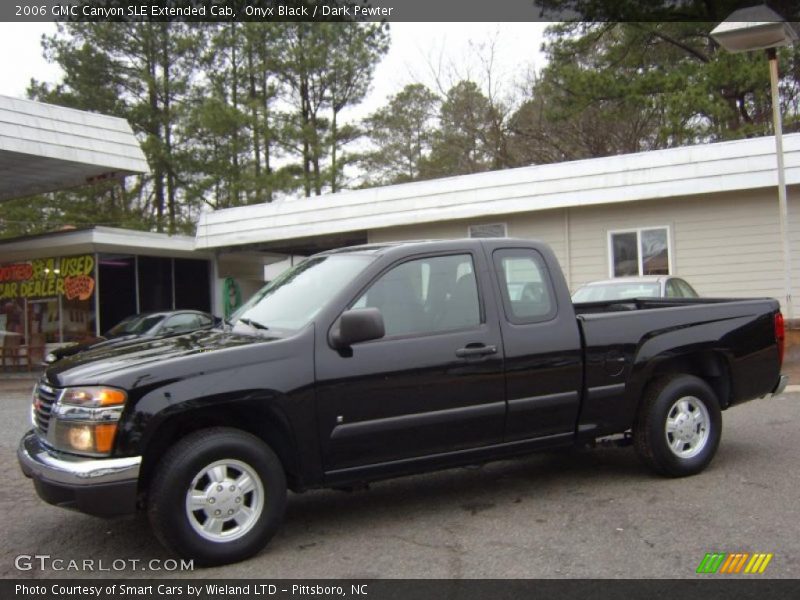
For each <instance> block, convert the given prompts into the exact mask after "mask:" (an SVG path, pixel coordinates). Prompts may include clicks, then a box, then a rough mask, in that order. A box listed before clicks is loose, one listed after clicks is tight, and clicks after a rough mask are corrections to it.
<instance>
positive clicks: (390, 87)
mask: <svg viewBox="0 0 800 600" xmlns="http://www.w3.org/2000/svg"><path fill="white" fill-rule="evenodd" d="M546 26H547V23H392V24H391V27H390V29H391V37H392V45H391V49H390V51H389V53H388V54H387V56H386V57H385V58H384V60H383V61H382V62H381V64H380V65H379V66H378V68H377V69H376V72H375V77H374V79H373V87H372V91H371V93H370V94H369V96H368V97H367V98H366V100H365V102H364V103H363V105H362V106H361V107H359V108H358V110H357V112H358V113H361V114H367V113H369V112H372V111H373V110H375V109H376V108H378V107H379V106H381V104H383V102H384V101H385V99H386V97H387V96H389V95H391V94H393V93H396V92H397V91H399V90H400V89H401V88H402V87H403V86H404V85H405V84H407V83H412V82H422V83H426V84H427V85H429V86H431V87H432V88H435V85H436V81H435V77H434V72H436V71H438V73H439V78H440V79H441V80H442V84H443V85H445V86H447V84H449V83H453V82H454V81H456V80H457V79H459V78H463V77H470V78H471V79H473V80H475V81H479V82H483V80H482V77H483V73H484V71H485V69H484V68H483V67H482V65H481V61H480V60H479V59H478V54H477V53H476V48H477V47H480V46H481V45H483V46H484V47H485V46H487V45H489V44H490V43H492V42H493V43H494V48H495V53H494V54H495V66H494V69H493V79H494V81H495V82H496V88H497V89H496V93H498V94H499V95H500V96H501V97H502V96H505V95H508V94H510V93H511V92H512V91H513V89H514V87H515V86H516V85H518V84H519V83H521V82H522V81H524V79H525V76H526V73H527V72H528V71H529V69H530V68H531V67H533V68H535V69H537V70H538V69H540V68H541V67H542V65H543V62H544V61H543V58H542V56H541V54H540V52H539V48H540V46H541V42H542V33H543V31H544V28H545V27H546ZM54 32H55V24H53V23H0V56H3V57H4V60H3V61H2V65H0V94H2V95H6V96H15V97H20V98H21V97H25V90H26V88H27V87H28V83H29V82H30V79H31V78H32V77H33V78H35V79H39V80H44V81H49V82H55V81H58V79H59V69H58V68H57V67H56V66H54V65H52V64H48V63H47V62H46V61H45V60H44V58H43V57H42V49H41V43H40V41H41V37H42V35H43V34H48V35H49V34H52V33H54ZM483 55H484V56H488V53H487V52H484V53H483ZM354 116H360V115H354Z"/></svg>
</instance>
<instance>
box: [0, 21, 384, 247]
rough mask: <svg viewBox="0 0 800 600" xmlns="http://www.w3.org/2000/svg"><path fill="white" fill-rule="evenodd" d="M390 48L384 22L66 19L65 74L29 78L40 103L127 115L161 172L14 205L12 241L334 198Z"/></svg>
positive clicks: (56, 55) (56, 42)
mask: <svg viewBox="0 0 800 600" xmlns="http://www.w3.org/2000/svg"><path fill="white" fill-rule="evenodd" d="M388 44H389V37H388V26H386V25H383V24H357V23H333V22H326V23H317V24H310V23H300V22H298V23H244V24H242V23H177V22H169V23H166V22H165V23H151V22H146V23H65V24H62V25H60V26H59V30H58V33H57V34H56V35H54V36H52V37H50V38H47V39H45V40H44V42H43V48H44V53H45V56H46V57H47V58H48V60H51V61H53V62H56V63H58V64H59V66H60V67H61V68H62V70H63V73H64V77H63V79H62V81H60V82H59V83H58V84H56V85H47V84H44V83H41V82H37V81H32V83H31V86H30V88H29V95H30V96H31V97H32V98H34V99H37V100H41V101H45V102H51V103H54V104H60V105H64V106H70V107H74V108H78V109H83V110H90V111H97V112H102V113H105V114H111V115H114V116H118V117H122V118H124V119H127V120H128V121H129V122H130V123H131V125H132V127H133V129H134V131H135V133H136V134H137V136H138V138H139V140H140V143H141V146H142V149H143V151H144V153H145V155H146V156H147V159H148V163H149V165H150V173H148V174H146V175H144V176H141V177H130V178H128V181H127V182H126V184H127V185H126V186H120V185H117V186H110V187H109V186H108V184H107V185H106V186H104V187H96V188H81V189H79V190H75V191H69V192H63V193H59V194H55V195H52V194H51V195H46V196H42V197H37V198H36V199H34V200H23V201H19V202H16V203H6V204H5V205H4V206H2V207H0V219H2V220H3V221H2V222H3V223H4V224H8V225H9V227H8V228H7V229H6V230H5V231H4V233H3V235H12V234H15V233H19V232H35V231H42V230H46V229H48V228H52V227H55V226H60V225H65V224H78V223H92V222H94V223H104V224H108V225H116V226H131V225H133V226H134V227H137V228H142V229H156V230H158V231H168V232H179V231H191V230H192V229H193V225H194V222H195V220H196V217H197V214H198V213H199V210H200V209H201V207H202V206H210V207H211V208H214V209H216V208H225V207H229V206H238V205H241V204H248V203H254V202H264V201H267V202H269V201H271V200H272V199H273V198H274V197H275V195H276V194H285V193H291V192H293V191H295V190H296V189H297V188H298V187H300V188H302V189H303V190H304V192H305V193H306V194H307V195H310V194H311V193H312V192H313V193H315V194H320V193H322V192H323V191H327V190H334V191H335V190H336V189H338V188H339V187H340V186H341V185H342V182H343V181H344V172H345V168H346V167H347V166H348V165H350V164H352V163H353V161H354V159H355V158H356V156H355V155H350V154H348V153H346V152H345V148H346V147H347V145H348V144H350V143H351V142H353V141H354V140H356V139H358V137H359V136H360V135H361V130H360V128H359V127H358V126H356V125H354V124H352V123H348V122H345V123H342V119H341V112H342V111H343V110H345V109H346V108H347V107H350V106H352V105H354V104H356V103H358V102H360V101H361V100H362V99H363V97H364V95H365V94H366V92H367V89H368V87H369V84H370V82H371V79H372V74H373V72H374V69H375V66H376V65H377V63H378V61H379V60H380V58H381V57H382V56H383V55H384V54H385V53H386V51H387V50H388ZM12 223H13V225H12Z"/></svg>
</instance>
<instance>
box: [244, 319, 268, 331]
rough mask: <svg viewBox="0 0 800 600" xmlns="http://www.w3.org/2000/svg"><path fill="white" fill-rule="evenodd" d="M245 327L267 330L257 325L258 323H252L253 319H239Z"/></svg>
mask: <svg viewBox="0 0 800 600" xmlns="http://www.w3.org/2000/svg"><path fill="white" fill-rule="evenodd" d="M239 320H240V321H241V322H242V323H244V324H245V325H250V327H252V328H253V329H269V327H267V326H266V325H264V324H262V323H259V322H258V321H253V319H247V318H244V317H243V318H241V319H239Z"/></svg>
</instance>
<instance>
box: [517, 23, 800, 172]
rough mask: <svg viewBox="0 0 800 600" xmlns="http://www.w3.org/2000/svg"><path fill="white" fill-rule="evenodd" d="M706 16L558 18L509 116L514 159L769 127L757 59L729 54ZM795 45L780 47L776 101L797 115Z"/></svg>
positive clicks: (746, 133) (642, 146)
mask: <svg viewBox="0 0 800 600" xmlns="http://www.w3.org/2000/svg"><path fill="white" fill-rule="evenodd" d="M713 26H714V24H713V23H701V22H689V23H680V22H679V23H655V22H654V23H588V24H587V23H566V24H559V25H554V26H552V27H550V28H549V30H548V41H547V43H546V44H545V51H546V52H547V55H548V59H549V60H548V64H547V66H546V67H545V69H544V70H543V72H542V73H541V75H540V77H539V78H538V79H536V80H535V81H534V82H532V84H531V88H530V97H529V99H527V100H526V101H525V102H523V103H522V104H521V105H520V107H519V109H518V110H517V111H516V113H515V114H514V115H513V116H512V117H511V119H510V121H509V126H510V129H511V141H510V145H511V146H512V148H513V151H512V154H513V155H514V162H515V163H517V164H525V163H529V162H552V161H557V160H571V159H579V158H589V157H597V156H607V155H610V154H620V153H625V152H638V151H646V150H653V149H658V148H668V147H674V146H679V145H686V144H694V143H702V142H711V141H718V140H725V139H734V138H742V137H750V136H754V135H766V134H769V133H770V131H771V129H770V127H771V112H770V111H771V107H770V100H769V73H768V69H767V61H766V59H765V58H764V56H763V54H761V53H744V54H731V53H728V52H725V51H722V50H721V49H720V48H719V47H718V46H717V44H716V43H715V42H714V41H713V40H712V39H711V37H710V36H709V32H710V31H711V29H712V28H713ZM799 57H800V53H798V50H792V49H785V50H783V51H781V60H782V65H781V72H782V73H784V81H783V100H782V102H783V104H784V106H783V108H784V109H785V110H786V109H788V115H789V122H790V123H791V122H793V120H792V118H791V117H792V116H793V115H796V114H797V111H796V108H795V109H792V108H791V107H792V106H796V104H797V89H796V82H797V78H796V75H797V66H796V65H797V64H798V58H799Z"/></svg>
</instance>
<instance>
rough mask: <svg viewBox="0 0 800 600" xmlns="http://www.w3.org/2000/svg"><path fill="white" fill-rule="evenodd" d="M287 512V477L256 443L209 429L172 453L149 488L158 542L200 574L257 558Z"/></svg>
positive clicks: (244, 435) (275, 459) (271, 454)
mask: <svg viewBox="0 0 800 600" xmlns="http://www.w3.org/2000/svg"><path fill="white" fill-rule="evenodd" d="M285 506H286V476H285V474H284V471H283V466H282V465H281V463H280V460H279V459H278V457H277V456H276V455H275V453H274V452H273V451H272V450H271V449H270V448H269V446H267V445H266V444H265V443H264V442H262V441H261V440H260V439H259V438H257V437H255V436H254V435H251V434H249V433H246V432H244V431H240V430H237V429H229V428H213V429H204V430H201V431H197V432H195V433H192V434H190V435H188V436H186V437H185V438H183V439H181V440H180V441H179V442H178V443H177V444H175V445H174V446H172V447H171V448H170V449H169V450H168V451H167V453H166V454H165V455H164V458H163V459H162V461H161V464H160V465H159V466H158V468H157V470H156V472H155V475H154V477H153V480H152V482H151V485H150V492H149V498H148V516H149V519H150V523H151V525H152V527H153V530H154V531H155V534H156V536H157V537H158V539H159V540H160V541H161V543H163V544H164V545H165V546H166V547H167V548H169V549H170V550H172V551H173V552H175V553H176V554H178V555H179V556H181V557H183V558H189V559H194V561H195V563H196V564H197V565H198V566H213V565H222V564H227V563H231V562H236V561H240V560H243V559H245V558H248V557H249V556H252V555H253V554H255V553H256V552H258V551H259V550H261V548H263V547H264V546H265V545H266V543H267V542H268V541H269V540H270V538H272V536H273V535H274V534H275V532H276V531H277V529H278V526H279V525H280V523H281V521H282V519H283V513H284V509H285Z"/></svg>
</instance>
